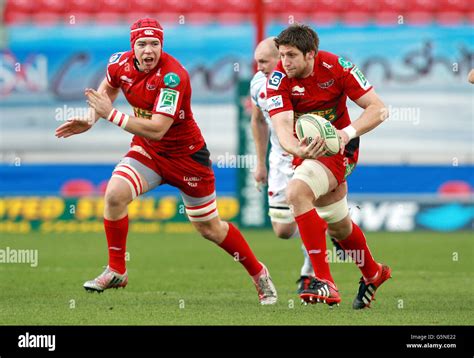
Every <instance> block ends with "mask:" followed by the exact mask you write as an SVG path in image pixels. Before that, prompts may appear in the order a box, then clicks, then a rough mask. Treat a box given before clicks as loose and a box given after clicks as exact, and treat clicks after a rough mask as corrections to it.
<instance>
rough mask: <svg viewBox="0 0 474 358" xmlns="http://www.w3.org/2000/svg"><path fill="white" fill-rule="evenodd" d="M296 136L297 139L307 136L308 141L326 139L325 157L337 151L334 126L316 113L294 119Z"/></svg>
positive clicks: (338, 143)
mask: <svg viewBox="0 0 474 358" xmlns="http://www.w3.org/2000/svg"><path fill="white" fill-rule="evenodd" d="M295 130H296V136H297V137H298V139H299V140H301V139H303V138H304V137H306V138H308V143H307V144H309V143H311V142H312V141H313V140H314V139H316V138H318V137H322V138H324V139H325V140H326V144H325V145H324V146H325V149H326V151H327V152H326V154H325V156H326V157H330V156H331V155H334V154H337V153H339V150H340V148H341V147H340V145H341V144H340V142H339V136H338V135H337V132H336V128H334V126H333V125H332V124H331V122H329V121H328V120H326V119H324V118H323V117H320V116H318V115H316V114H310V113H307V114H303V115H302V116H300V117H299V118H298V120H297V121H296V126H295Z"/></svg>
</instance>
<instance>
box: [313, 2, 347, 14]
mask: <svg viewBox="0 0 474 358" xmlns="http://www.w3.org/2000/svg"><path fill="white" fill-rule="evenodd" d="M314 3H315V8H316V11H317V12H319V13H321V12H322V13H332V12H336V13H339V14H340V13H341V12H344V11H345V10H346V5H345V2H344V1H340V0H315V1H314Z"/></svg>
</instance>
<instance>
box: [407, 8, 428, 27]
mask: <svg viewBox="0 0 474 358" xmlns="http://www.w3.org/2000/svg"><path fill="white" fill-rule="evenodd" d="M433 21H434V15H433V13H431V12H428V11H410V12H408V13H407V15H406V16H405V24H408V25H428V24H430V23H432V22H433Z"/></svg>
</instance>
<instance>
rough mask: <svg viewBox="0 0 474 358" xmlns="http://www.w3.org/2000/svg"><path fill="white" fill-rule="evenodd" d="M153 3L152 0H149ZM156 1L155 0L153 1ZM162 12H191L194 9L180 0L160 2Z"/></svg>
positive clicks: (163, 0)
mask: <svg viewBox="0 0 474 358" xmlns="http://www.w3.org/2000/svg"><path fill="white" fill-rule="evenodd" d="M150 1H153V0H150ZM155 1H156V0H155ZM160 2H161V6H162V10H163V11H164V12H167V13H173V12H175V13H180V14H183V13H185V12H189V11H193V10H196V9H193V8H190V6H189V5H188V4H187V2H186V1H182V0H160Z"/></svg>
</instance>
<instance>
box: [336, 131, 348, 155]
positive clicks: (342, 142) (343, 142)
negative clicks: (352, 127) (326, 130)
mask: <svg viewBox="0 0 474 358" xmlns="http://www.w3.org/2000/svg"><path fill="white" fill-rule="evenodd" d="M336 132H337V135H338V136H339V143H340V145H341V149H340V151H339V153H341V154H344V149H345V148H346V145H347V143H349V136H348V135H347V133H346V132H344V131H341V130H339V129H336Z"/></svg>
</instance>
